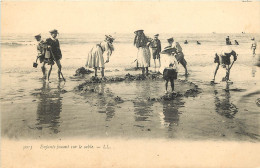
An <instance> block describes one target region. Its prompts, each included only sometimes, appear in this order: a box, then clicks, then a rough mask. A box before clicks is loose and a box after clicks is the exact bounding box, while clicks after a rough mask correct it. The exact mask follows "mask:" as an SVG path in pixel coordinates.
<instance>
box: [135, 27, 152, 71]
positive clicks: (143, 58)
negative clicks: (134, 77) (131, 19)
mask: <svg viewBox="0 0 260 168" xmlns="http://www.w3.org/2000/svg"><path fill="white" fill-rule="evenodd" d="M134 33H135V39H134V46H135V47H136V48H137V49H138V52H137V68H138V67H140V68H142V74H143V75H145V74H146V75H148V67H150V59H151V53H150V50H149V47H148V46H149V43H150V42H151V41H152V39H151V38H149V37H147V36H145V34H144V31H143V30H137V31H135V32H134ZM145 70H146V73H145Z"/></svg>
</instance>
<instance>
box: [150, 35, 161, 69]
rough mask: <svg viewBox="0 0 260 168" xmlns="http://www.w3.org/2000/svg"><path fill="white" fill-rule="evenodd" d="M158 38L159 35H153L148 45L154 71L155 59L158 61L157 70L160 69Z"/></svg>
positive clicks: (159, 44)
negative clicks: (150, 49)
mask: <svg viewBox="0 0 260 168" xmlns="http://www.w3.org/2000/svg"><path fill="white" fill-rule="evenodd" d="M158 36H159V34H155V35H154V39H153V40H152V41H151V43H150V44H149V46H150V47H151V48H152V54H153V60H154V66H155V71H156V59H158V60H159V68H160V67H161V60H160V52H161V41H160V40H159V39H158Z"/></svg>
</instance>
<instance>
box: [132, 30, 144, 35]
mask: <svg viewBox="0 0 260 168" xmlns="http://www.w3.org/2000/svg"><path fill="white" fill-rule="evenodd" d="M137 32H144V30H142V29H140V30H136V31H135V32H134V33H135V34H137Z"/></svg>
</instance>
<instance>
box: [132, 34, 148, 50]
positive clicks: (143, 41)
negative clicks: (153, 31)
mask: <svg viewBox="0 0 260 168" xmlns="http://www.w3.org/2000/svg"><path fill="white" fill-rule="evenodd" d="M150 41H151V39H150V38H149V37H146V36H145V35H144V34H142V35H140V36H138V35H136V36H135V39H134V45H135V46H136V48H139V47H146V46H147V43H148V42H150Z"/></svg>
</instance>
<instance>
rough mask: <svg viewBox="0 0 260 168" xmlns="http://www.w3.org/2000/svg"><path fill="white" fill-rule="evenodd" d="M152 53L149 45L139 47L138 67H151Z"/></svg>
mask: <svg viewBox="0 0 260 168" xmlns="http://www.w3.org/2000/svg"><path fill="white" fill-rule="evenodd" d="M150 59H151V53H150V50H149V48H148V47H139V48H138V53H137V63H138V67H142V68H146V67H150Z"/></svg>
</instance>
